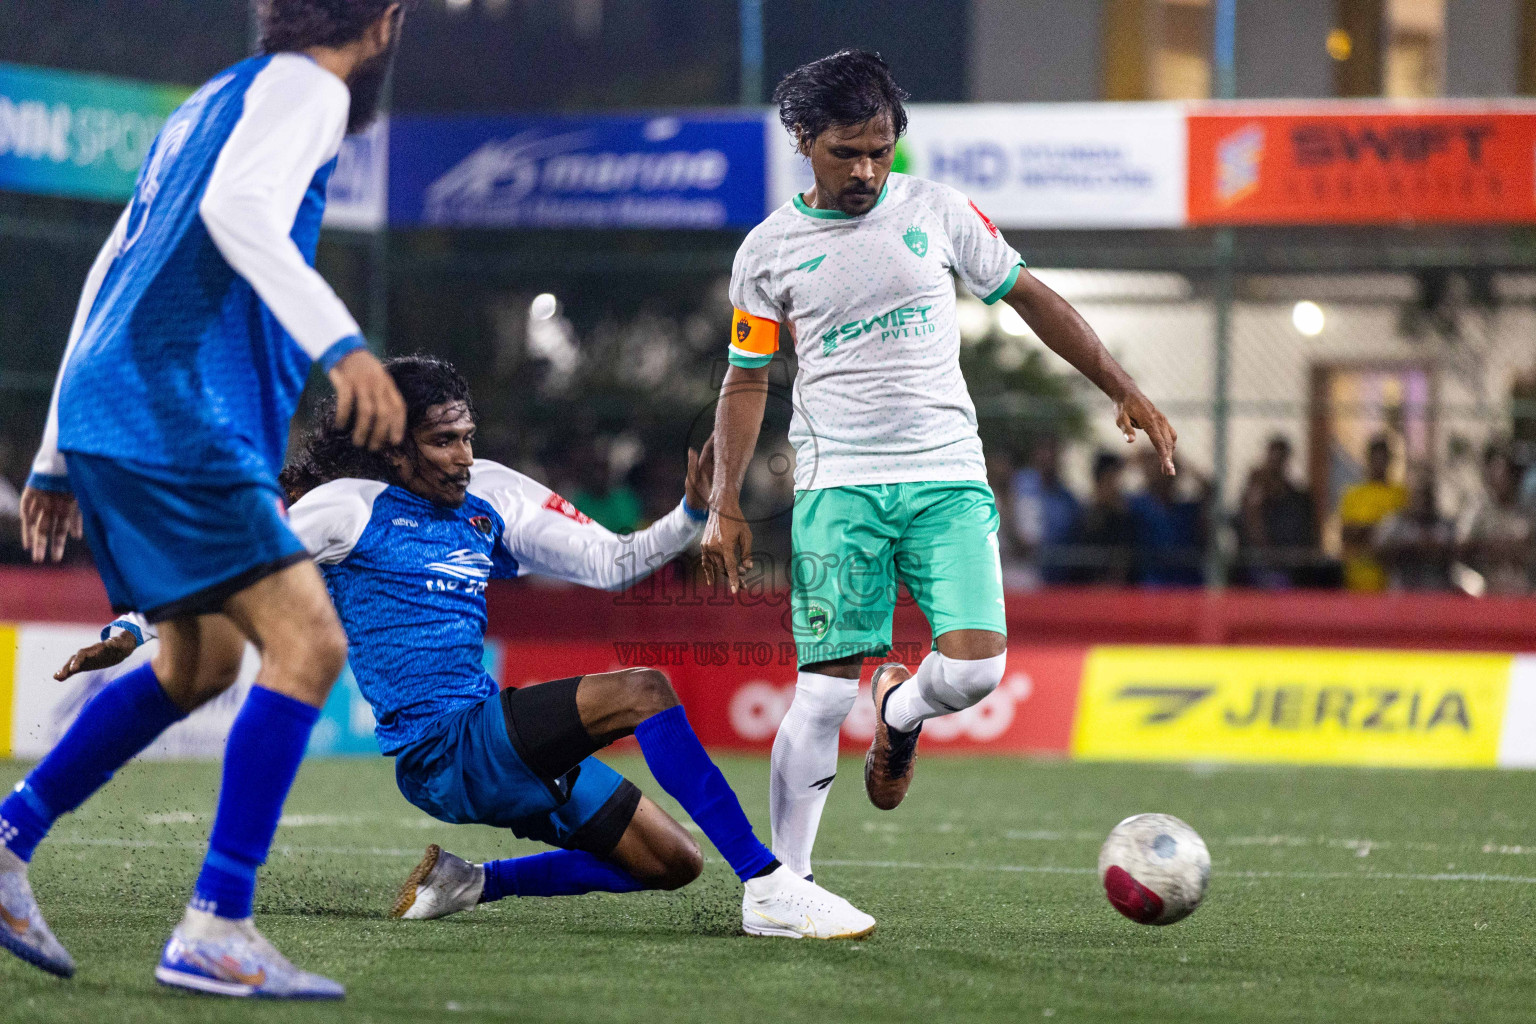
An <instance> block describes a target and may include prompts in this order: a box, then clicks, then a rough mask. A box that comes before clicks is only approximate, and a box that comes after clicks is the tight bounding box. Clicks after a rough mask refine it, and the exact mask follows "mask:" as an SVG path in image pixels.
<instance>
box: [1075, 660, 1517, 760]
mask: <svg viewBox="0 0 1536 1024" xmlns="http://www.w3.org/2000/svg"><path fill="white" fill-rule="evenodd" d="M1513 661H1514V659H1513V657H1511V656H1510V655H1499V654H1487V655H1481V654H1439V653H1424V652H1416V651H1369V650H1321V649H1308V648H1221V647H1098V648H1095V649H1094V650H1093V651H1092V652H1091V653H1090V654H1089V655H1088V659H1087V663H1086V665H1085V668H1084V671H1083V680H1082V690H1081V695H1080V700H1079V707H1078V714H1077V721H1076V724H1075V727H1074V730H1073V736H1072V754H1073V756H1074V757H1077V758H1083V759H1088V760H1115V761H1212V762H1267V763H1290V764H1319V765H1323V764H1349V765H1401V766H1421V767H1466V768H1472V767H1493V766H1494V765H1495V764H1497V763H1498V754H1499V741H1500V731H1501V726H1502V724H1503V718H1504V707H1505V697H1506V693H1507V691H1508V689H1509V683H1510V668H1511V665H1512V663H1513Z"/></svg>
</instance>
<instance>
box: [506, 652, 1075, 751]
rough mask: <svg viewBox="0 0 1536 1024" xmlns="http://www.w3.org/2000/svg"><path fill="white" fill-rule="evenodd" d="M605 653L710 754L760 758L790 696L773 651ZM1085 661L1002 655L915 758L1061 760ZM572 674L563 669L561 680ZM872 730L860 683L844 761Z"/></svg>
mask: <svg viewBox="0 0 1536 1024" xmlns="http://www.w3.org/2000/svg"><path fill="white" fill-rule="evenodd" d="M524 650H525V647H524V645H521V644H519V645H517V646H516V647H515V648H509V651H515V652H516V653H515V655H513V657H514V659H515V660H517V661H518V662H519V663H521V661H522V659H523V651H524ZM612 653H613V654H615V655H617V662H618V664H617V665H615V666H614V667H619V666H624V667H631V666H639V665H649V666H653V667H656V668H660V669H662V670H663V671H665V672H666V673H667V674H668V676H669V677H670V678H671V680H672V685H673V687H674V688H675V689H676V690H677V692H678V695H679V696H680V697H681V698H682V701H683V704H684V706H685V707H686V708H687V709H688V720H689V721H690V722H691V723H693V727H694V730H695V731H696V732H697V733H698V734H699V738H700V739H701V740H702V741H703V742H704V743H705V744H706V745H707V746H711V747H716V748H722V749H733V750H744V751H757V752H762V753H766V752H767V751H768V750H770V749H771V748H772V746H773V737H774V733H776V732H777V731H778V728H779V722H780V721H781V720H782V719H783V718H784V714H785V712H787V711H788V710H789V705H790V702H791V701H792V700H793V699H794V696H795V676H796V666H795V664H794V661H793V659H792V658H791V659H790V660H788V661H784V660H782V659H780V658H779V657H778V656H777V654H778V651H777V645H775V644H768V643H761V644H758V643H727V642H719V643H716V642H709V641H704V642H699V643H676V644H616V645H614V649H613V652H612ZM1085 653H1086V650H1085V649H1084V648H1081V647H1039V648H1034V647H1019V648H1010V650H1009V652H1008V666H1007V669H1006V671H1005V672H1004V675H1003V682H1002V685H1000V686H999V687H998V688H997V690H996V691H994V692H993V693H992V694H991V696H989V697H987V698H986V699H985V700H983V701H982V702H981V703H980V704H977V705H976V706H975V707H972V708H967V709H966V710H964V711H962V712H960V713H958V714H955V715H949V716H946V717H945V718H942V719H934V720H933V721H931V722H928V723H927V724H925V725H924V726H923V743H924V748H923V749H924V750H926V751H929V752H930V753H932V752H951V753H994V754H1057V755H1060V754H1064V753H1066V751H1067V745H1068V740H1069V738H1070V736H1071V731H1072V716H1073V711H1074V709H1075V706H1076V701H1077V683H1078V679H1079V678H1080V677H1081V675H1082V666H1083V656H1084V654H1085ZM595 654H596V652H594V655H595ZM594 663H597V662H596V661H595V660H594ZM565 664H566V665H567V666H571V665H578V664H579V662H577V661H576V660H575V659H572V660H568V661H566V662H565ZM912 667H915V666H912ZM580 671H583V669H581V668H579V667H576V668H567V669H565V670H563V671H562V673H561V674H564V675H571V674H573V673H575V672H580ZM550 678H553V677H550ZM874 731H875V705H874V701H873V700H872V699H871V698H870V693H869V686H868V684H867V683H866V684H865V685H864V686H862V687H860V689H859V696H858V699H857V700H856V701H855V702H854V705H853V711H852V713H851V714H850V715H849V716H848V718H847V720H846V721H845V722H844V723H843V730H842V735H841V746H842V749H843V751H844V753H850V754H854V753H858V752H859V751H862V750H866V749H868V747H869V742H870V740H871V739H873V738H874Z"/></svg>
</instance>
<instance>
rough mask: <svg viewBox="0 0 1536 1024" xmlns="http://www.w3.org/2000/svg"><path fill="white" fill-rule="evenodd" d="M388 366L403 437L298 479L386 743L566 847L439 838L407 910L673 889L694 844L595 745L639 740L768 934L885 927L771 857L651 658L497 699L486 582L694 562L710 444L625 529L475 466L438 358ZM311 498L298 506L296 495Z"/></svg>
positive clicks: (302, 524) (637, 574) (749, 927)
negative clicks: (664, 509)
mask: <svg viewBox="0 0 1536 1024" xmlns="http://www.w3.org/2000/svg"><path fill="white" fill-rule="evenodd" d="M386 366H387V367H388V370H389V373H390V375H391V376H392V377H393V378H394V379H395V382H396V384H397V385H398V386H399V388H400V391H401V393H402V394H403V395H404V397H405V402H406V409H407V416H408V420H407V437H406V441H405V443H404V444H403V445H401V446H399V447H398V448H393V449H388V450H385V451H383V452H369V451H366V450H363V449H361V448H358V447H357V446H356V445H354V444H353V443H352V441H351V439H350V438H349V437H348V436H347V435H346V433H345V432H344V431H340V430H337V429H335V428H334V427H328V426H326V425H325V424H326V423H327V422H328V420H329V417H327V416H326V415H325V414H324V412H322V414H321V416H320V423H321V426H320V427H318V428H317V430H316V431H315V432H314V433H312V434H311V435H310V436H309V438H308V440H307V443H306V446H305V449H304V452H303V453H302V455H301V456H300V457H299V458H298V459H297V460H296V461H295V462H294V464H293V465H291V466H290V467H289V469H288V470H285V472H284V476H283V481H284V484H285V486H287V487H288V494H289V497H290V499H292V500H293V512H292V515H293V526H294V530H295V532H297V533H298V535H299V537H300V538H301V539H302V540H303V541H304V543H305V545H306V547H308V548H309V551H310V553H311V554H312V555H313V556H314V558H315V560H316V561H317V562H319V563H320V565H321V567H322V570H323V572H324V573H325V578H326V583H327V585H328V586H329V587H330V591H331V598H332V600H333V601H334V602H335V604H336V610H337V612H338V613H340V615H341V621H342V624H343V626H345V627H346V631H347V638H348V640H349V641H350V642H351V663H352V670H353V672H354V674H355V675H356V676H357V681H358V686H359V688H360V689H361V690H362V693H363V696H364V697H366V698H367V700H368V702H369V704H371V705H372V707H373V710H374V714H375V717H376V718H377V720H378V726H377V729H376V735H377V737H378V741H379V748H380V750H382V751H383V752H384V753H385V754H387V755H390V756H392V757H394V759H395V778H396V780H397V782H398V784H399V786H400V791H401V793H403V794H404V795H405V797H406V799H408V800H409V801H410V802H411V803H413V804H415V805H416V806H417V807H419V808H421V809H422V810H424V811H426V812H427V813H428V814H431V815H432V816H433V817H435V818H438V819H440V820H442V821H446V822H453V823H477V824H483V825H493V826H497V827H501V828H510V829H511V830H512V831H513V832H514V833H515V834H516V835H519V836H522V837H524V838H530V839H537V840H540V841H541V842H545V843H548V844H550V845H552V846H558V847H561V848H562V849H560V850H557V851H555V852H552V853H544V854H537V855H534V856H529V857H518V858H514V859H510V860H498V861H492V862H490V863H488V864H471V863H469V862H468V861H465V860H463V859H461V858H459V857H455V856H454V855H453V854H450V853H446V852H443V851H441V850H440V849H439V848H438V847H436V846H433V847H431V848H429V849H428V851H427V855H426V857H425V859H424V860H423V861H422V862H421V864H420V865H418V867H417V868H416V870H415V871H414V872H413V873H412V874H411V876H410V878H409V879H408V880H407V881H406V883H405V886H404V888H403V889H402V890H401V893H400V898H399V900H398V902H397V903H396V905H395V907H394V910H393V916H395V917H401V918H408V919H425V918H436V917H443V916H445V915H447V914H451V913H455V912H457V911H461V910H469V909H472V908H473V907H474V906H475V905H476V904H478V903H482V902H488V901H490V900H498V899H501V898H503V897H506V896H561V895H574V894H578V893H585V892H634V891H637V890H640V889H674V888H677V887H679V886H682V885H686V884H688V883H689V882H691V881H693V879H694V878H696V877H697V876H698V874H699V870H700V867H701V863H700V859H699V851H698V847H697V846H696V845H695V844H694V842H693V840H692V838H691V837H690V836H689V835H688V833H687V832H686V831H685V830H684V829H683V827H682V826H681V825H679V824H678V823H677V822H676V821H674V820H673V819H672V818H671V817H669V816H668V815H667V814H666V813H665V812H664V811H662V810H661V808H659V807H657V806H656V805H655V804H654V803H652V802H651V801H650V800H649V799H647V798H646V797H644V796H642V795H641V794H640V790H639V789H638V788H636V787H635V785H634V784H633V783H631V782H629V781H628V780H626V779H624V778H623V777H622V776H620V775H619V774H618V773H617V772H615V771H614V770H613V769H611V768H609V767H608V766H607V765H605V764H603V763H602V762H601V761H598V760H597V759H595V758H594V757H592V756H591V755H592V754H594V753H595V752H596V751H598V750H600V749H602V748H603V747H606V746H608V745H609V744H610V743H613V742H614V741H615V740H618V739H620V738H621V737H624V736H629V735H631V734H633V735H634V736H635V738H636V739H637V740H639V743H640V751H641V753H642V754H643V755H644V756H645V761H646V765H647V766H648V767H649V768H650V770H651V774H652V775H654V776H655V777H656V781H657V783H659V784H660V786H661V787H662V789H664V790H666V791H667V792H668V793H669V794H671V795H672V797H673V798H674V799H676V800H677V802H678V803H679V804H681V805H682V806H683V809H684V810H685V811H686V812H687V813H688V815H689V817H691V818H692V819H693V821H694V823H695V824H697V825H698V826H699V828H700V829H701V830H702V831H703V833H704V835H705V836H706V837H707V838H708V839H709V840H710V842H712V843H713V844H714V846H715V848H716V849H717V850H719V851H720V853H721V855H722V856H723V857H724V858H725V859H726V861H727V862H728V863H729V864H730V866H731V868H732V870H734V871H735V872H736V875H737V877H738V878H740V879H741V881H742V882H743V883H744V887H745V891H744V895H743V898H742V927H743V930H745V931H746V932H747V933H749V934H752V935H776V936H787V937H791V938H820V939H836V938H853V937H857V936H860V935H866V934H868V933H869V932H870V931H871V930H873V929H874V927H875V920H874V918H872V917H870V916H869V915H868V914H865V913H863V912H861V911H859V910H857V909H855V908H854V907H853V906H852V905H851V904H849V903H848V902H847V901H846V900H844V899H842V898H841V897H839V896H836V895H834V894H832V893H830V892H828V891H827V890H825V889H823V888H822V887H821V886H818V885H816V884H814V883H813V882H810V881H808V880H806V879H804V878H801V877H800V876H798V875H795V874H794V873H792V872H791V871H789V870H788V869H787V868H785V867H783V866H781V865H780V864H779V862H778V861H777V860H775V859H774V856H773V854H772V853H770V852H769V850H768V848H767V847H766V846H764V845H763V844H762V843H761V842H759V841H758V839H757V837H756V836H755V835H754V834H753V832H752V826H751V825H750V824H749V823H748V821H747V817H746V815H745V814H744V813H743V812H742V809H741V805H740V803H739V802H738V801H737V799H736V795H735V794H734V793H733V792H732V791H731V789H730V786H729V785H728V784H727V783H726V781H725V777H724V776H723V775H721V773H720V770H719V769H718V768H717V767H715V765H714V762H712V761H711V760H710V759H709V755H708V754H706V753H705V752H704V748H703V747H702V746H701V745H700V744H699V741H698V738H697V737H696V736H695V735H694V733H693V729H692V727H691V726H690V725H689V724H688V718H687V716H686V715H685V714H684V711H683V708H682V706H681V705H680V704H679V703H678V699H677V695H676V694H675V693H674V692H673V690H672V687H671V685H670V684H669V683H668V681H667V677H666V676H665V675H663V674H662V673H661V672H659V671H657V670H655V669H648V668H636V669H628V670H622V671H616V672H601V673H595V674H590V675H581V676H572V677H571V678H568V679H561V680H557V681H555V682H548V683H543V684H540V685H536V686H527V687H523V688H521V689H510V690H501V691H498V689H497V686H496V682H495V680H493V679H492V678H491V677H490V676H489V675H488V674H487V673H486V671H485V669H484V668H483V667H482V666H483V655H484V651H483V644H484V636H485V624H486V598H485V591H486V584H487V582H488V581H489V580H491V579H496V578H501V577H513V576H524V575H530V574H536V575H542V576H550V577H554V578H557V579H562V580H567V581H569V582H572V583H579V584H582V585H584V586H589V587H598V588H601V589H605V590H620V589H623V588H624V587H626V586H628V585H630V584H631V583H633V582H635V581H636V580H639V579H641V578H643V577H644V576H646V575H648V574H649V573H650V572H652V571H653V570H655V569H656V568H658V567H659V566H661V565H664V564H665V563H667V562H669V561H671V560H672V559H673V558H675V557H676V556H677V555H679V554H681V553H682V552H683V551H684V550H686V549H687V548H688V546H689V545H691V544H692V543H693V542H694V541H696V540H697V539H698V537H699V534H700V533H701V532H702V530H703V527H704V521H705V519H706V518H707V516H706V513H705V505H704V502H705V500H706V498H707V496H708V494H709V488H710V472H711V469H710V467H711V466H712V461H713V460H712V458H711V456H710V448H711V446H710V444H708V443H706V444H705V446H704V448H705V450H704V452H703V453H702V455H700V454H698V453H694V452H690V453H689V460H688V462H689V473H688V480H687V487H686V492H685V496H684V499H683V501H682V502H680V503H679V504H678V505H677V507H676V508H674V509H673V510H672V511H671V512H669V513H668V514H667V515H665V516H663V517H662V518H661V519H660V520H659V521H658V522H656V523H655V524H654V525H652V526H651V527H650V528H649V529H646V530H642V531H639V532H637V533H634V534H631V535H625V536H619V535H615V534H613V533H611V532H609V531H608V530H606V529H604V528H603V527H602V526H599V525H598V524H597V523H594V522H592V521H591V520H590V519H588V518H587V517H586V516H584V515H582V514H581V513H580V512H579V511H577V510H576V508H575V507H574V506H572V505H571V504H569V503H568V502H566V501H565V500H564V499H562V498H561V497H560V496H559V495H557V494H554V493H552V492H551V491H550V490H549V488H547V487H544V486H542V485H541V484H539V483H537V482H535V481H534V480H531V479H529V478H528V477H526V476H523V475H522V474H521V473H516V472H514V471H512V470H510V469H508V468H506V467H505V466H501V465H498V464H497V463H494V462H489V461H486V460H484V459H476V458H475V457H474V445H473V440H474V433H475V416H474V406H473V404H472V403H471V400H470V394H469V387H468V385H467V384H466V383H465V382H464V379H463V378H462V377H461V376H459V374H458V372H457V371H455V370H454V369H453V367H451V366H449V365H448V364H447V363H444V362H442V361H440V360H437V359H432V358H430V357H426V356H412V357H406V358H401V359H393V360H390V361H389V362H388V363H387V364H386ZM301 492H302V497H301V496H300V493H301Z"/></svg>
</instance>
